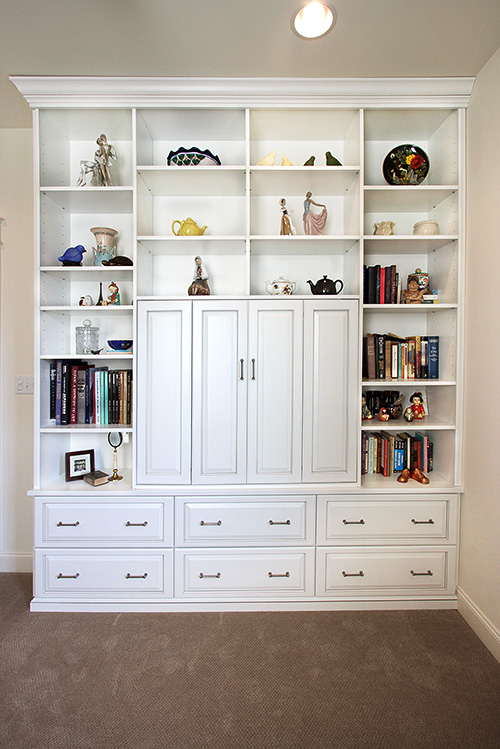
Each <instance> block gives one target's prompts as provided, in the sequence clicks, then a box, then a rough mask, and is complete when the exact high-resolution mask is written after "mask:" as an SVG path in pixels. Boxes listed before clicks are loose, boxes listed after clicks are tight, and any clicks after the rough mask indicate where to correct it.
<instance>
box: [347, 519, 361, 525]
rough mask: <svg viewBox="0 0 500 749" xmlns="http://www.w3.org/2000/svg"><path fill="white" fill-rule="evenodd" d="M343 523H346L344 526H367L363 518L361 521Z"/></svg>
mask: <svg viewBox="0 0 500 749" xmlns="http://www.w3.org/2000/svg"><path fill="white" fill-rule="evenodd" d="M342 522H343V523H344V525H364V524H365V521H364V520H363V518H361V520H343V521H342Z"/></svg>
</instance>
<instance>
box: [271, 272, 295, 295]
mask: <svg viewBox="0 0 500 749" xmlns="http://www.w3.org/2000/svg"><path fill="white" fill-rule="evenodd" d="M296 288H297V284H296V283H295V281H287V280H286V279H284V278H283V276H280V277H279V278H278V279H277V280H276V281H266V291H267V293H268V294H293V292H294V291H295V289H296Z"/></svg>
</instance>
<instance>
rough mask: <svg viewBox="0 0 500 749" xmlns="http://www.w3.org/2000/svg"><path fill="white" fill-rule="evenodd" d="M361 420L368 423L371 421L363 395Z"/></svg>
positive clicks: (371, 415) (370, 414)
mask: <svg viewBox="0 0 500 749" xmlns="http://www.w3.org/2000/svg"><path fill="white" fill-rule="evenodd" d="M361 418H362V419H363V421H369V420H370V419H373V414H372V412H371V411H370V409H369V408H368V406H367V405H366V398H365V396H364V395H362V396H361Z"/></svg>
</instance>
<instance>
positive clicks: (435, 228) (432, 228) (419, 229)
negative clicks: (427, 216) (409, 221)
mask: <svg viewBox="0 0 500 749" xmlns="http://www.w3.org/2000/svg"><path fill="white" fill-rule="evenodd" d="M413 233H414V234H439V224H438V222H437V221H417V223H416V224H413Z"/></svg>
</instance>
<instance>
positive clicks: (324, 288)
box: [307, 276, 344, 294]
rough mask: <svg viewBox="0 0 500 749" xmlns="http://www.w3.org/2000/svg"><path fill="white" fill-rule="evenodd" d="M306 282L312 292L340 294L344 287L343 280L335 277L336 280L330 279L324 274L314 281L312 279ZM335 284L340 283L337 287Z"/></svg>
mask: <svg viewBox="0 0 500 749" xmlns="http://www.w3.org/2000/svg"><path fill="white" fill-rule="evenodd" d="M307 283H308V284H309V286H310V287H311V291H312V293H313V294H340V292H341V291H342V289H343V288H344V282H343V281H341V280H340V278H337V280H336V281H332V280H331V278H327V277H326V276H323V278H320V280H319V281H316V283H313V282H312V281H308V282H307ZM337 284H340V286H339V288H337Z"/></svg>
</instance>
